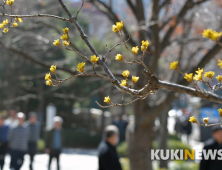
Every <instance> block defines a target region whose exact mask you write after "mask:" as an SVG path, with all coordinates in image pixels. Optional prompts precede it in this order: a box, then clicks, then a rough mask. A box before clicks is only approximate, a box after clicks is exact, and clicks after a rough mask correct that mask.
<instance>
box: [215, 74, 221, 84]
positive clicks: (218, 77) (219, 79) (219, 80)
mask: <svg viewBox="0 0 222 170" xmlns="http://www.w3.org/2000/svg"><path fill="white" fill-rule="evenodd" d="M216 79H217V81H218V82H220V83H221V81H222V76H221V75H218V76H217V77H216Z"/></svg>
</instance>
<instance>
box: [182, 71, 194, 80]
mask: <svg viewBox="0 0 222 170" xmlns="http://www.w3.org/2000/svg"><path fill="white" fill-rule="evenodd" d="M184 78H185V79H186V80H187V81H189V82H191V81H192V80H193V73H190V74H187V73H185V76H184Z"/></svg>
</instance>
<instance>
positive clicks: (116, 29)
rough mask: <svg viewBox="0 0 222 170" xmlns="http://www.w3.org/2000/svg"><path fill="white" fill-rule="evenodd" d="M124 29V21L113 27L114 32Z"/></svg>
mask: <svg viewBox="0 0 222 170" xmlns="http://www.w3.org/2000/svg"><path fill="white" fill-rule="evenodd" d="M122 29H123V21H121V22H117V23H116V25H112V30H113V32H118V31H121V30H122Z"/></svg>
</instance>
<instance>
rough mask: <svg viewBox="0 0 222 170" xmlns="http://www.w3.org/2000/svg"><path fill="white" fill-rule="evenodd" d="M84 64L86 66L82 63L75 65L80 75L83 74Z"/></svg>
mask: <svg viewBox="0 0 222 170" xmlns="http://www.w3.org/2000/svg"><path fill="white" fill-rule="evenodd" d="M85 64H86V63H83V62H82V63H79V64H78V65H77V67H78V68H77V69H76V70H77V71H79V72H81V73H84V66H85Z"/></svg>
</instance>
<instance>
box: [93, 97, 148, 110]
mask: <svg viewBox="0 0 222 170" xmlns="http://www.w3.org/2000/svg"><path fill="white" fill-rule="evenodd" d="M148 96H149V94H148V95H147V96H145V97H144V98H136V99H134V100H133V101H131V102H129V103H125V104H113V103H111V105H109V106H102V105H100V104H99V103H98V102H97V101H96V104H97V105H98V106H99V107H101V108H104V109H106V108H110V107H114V106H119V107H123V106H127V105H130V104H132V103H134V102H136V101H137V100H140V99H142V100H144V99H146V98H147V97H148Z"/></svg>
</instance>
